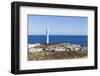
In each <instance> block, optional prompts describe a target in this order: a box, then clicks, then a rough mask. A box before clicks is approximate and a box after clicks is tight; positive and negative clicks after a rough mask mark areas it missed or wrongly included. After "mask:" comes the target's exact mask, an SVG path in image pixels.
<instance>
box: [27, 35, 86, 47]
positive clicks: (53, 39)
mask: <svg viewBox="0 0 100 76" xmlns="http://www.w3.org/2000/svg"><path fill="white" fill-rule="evenodd" d="M34 43H41V44H43V43H46V36H45V35H28V44H34ZM49 43H72V44H79V45H81V46H88V45H87V43H88V36H83V35H82V36H77V35H75V36H71V35H49Z"/></svg>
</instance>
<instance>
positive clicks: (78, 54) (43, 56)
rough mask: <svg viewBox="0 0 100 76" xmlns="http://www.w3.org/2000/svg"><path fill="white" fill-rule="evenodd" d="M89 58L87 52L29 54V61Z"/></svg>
mask: <svg viewBox="0 0 100 76" xmlns="http://www.w3.org/2000/svg"><path fill="white" fill-rule="evenodd" d="M79 58H87V52H86V51H85V52H82V51H54V52H49V51H48V52H45V51H40V52H28V61H31V60H57V59H79Z"/></svg>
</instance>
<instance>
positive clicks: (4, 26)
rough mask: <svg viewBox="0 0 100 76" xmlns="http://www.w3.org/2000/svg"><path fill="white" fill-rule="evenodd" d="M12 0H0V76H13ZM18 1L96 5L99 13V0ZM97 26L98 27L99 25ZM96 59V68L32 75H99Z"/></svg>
mask: <svg viewBox="0 0 100 76" xmlns="http://www.w3.org/2000/svg"><path fill="white" fill-rule="evenodd" d="M13 1H14V0H0V76H13V74H11V73H10V56H11V54H10V53H11V48H10V44H11V39H10V36H11V34H10V30H11V15H10V14H11V12H10V11H11V6H10V3H11V2H13ZM16 1H18V0H16ZM20 1H30V2H44V3H58V4H74V5H91V6H98V11H99V13H100V0H20ZM99 20H100V14H99V15H98V22H99ZM99 24H100V22H99V23H98V25H99ZM98 28H100V26H99V27H98ZM99 32H100V29H99ZM98 42H100V34H99V40H98ZM99 45H100V43H99ZM99 50H100V49H99ZM98 53H99V56H98V57H99V58H100V51H99V52H98ZM98 60H99V69H98V70H85V71H67V72H66V71H65V72H53V73H40V74H34V76H55V75H56V76H66V75H67V76H75V75H77V76H80V75H81V76H85V75H88V76H94V75H95V76H99V74H100V59H98ZM31 75H33V74H26V76H31ZM22 76H23V75H22Z"/></svg>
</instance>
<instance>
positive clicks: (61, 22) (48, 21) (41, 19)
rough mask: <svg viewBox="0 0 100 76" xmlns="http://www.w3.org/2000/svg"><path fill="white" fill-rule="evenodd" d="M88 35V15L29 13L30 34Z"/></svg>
mask: <svg viewBox="0 0 100 76" xmlns="http://www.w3.org/2000/svg"><path fill="white" fill-rule="evenodd" d="M46 28H48V29H49V34H50V35H87V33H88V17H82V16H81V17H80V16H50V15H49V16H46V15H28V35H45V34H46Z"/></svg>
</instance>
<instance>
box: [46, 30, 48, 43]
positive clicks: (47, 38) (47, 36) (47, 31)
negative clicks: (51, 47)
mask: <svg viewBox="0 0 100 76" xmlns="http://www.w3.org/2000/svg"><path fill="white" fill-rule="evenodd" d="M46 44H49V30H48V28H46Z"/></svg>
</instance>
